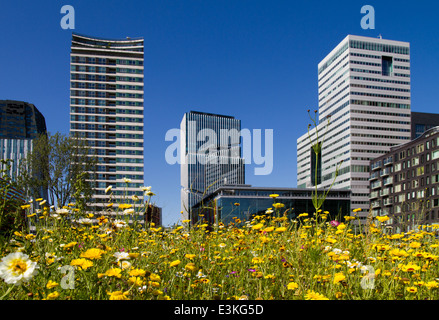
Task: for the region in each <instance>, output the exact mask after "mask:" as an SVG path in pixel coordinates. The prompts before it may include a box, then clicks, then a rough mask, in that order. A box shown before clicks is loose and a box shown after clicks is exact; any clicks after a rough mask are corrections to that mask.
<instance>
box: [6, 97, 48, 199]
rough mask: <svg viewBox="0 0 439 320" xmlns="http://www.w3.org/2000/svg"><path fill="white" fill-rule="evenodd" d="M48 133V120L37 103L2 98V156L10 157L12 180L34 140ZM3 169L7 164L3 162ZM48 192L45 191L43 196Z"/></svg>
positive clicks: (30, 149)
mask: <svg viewBox="0 0 439 320" xmlns="http://www.w3.org/2000/svg"><path fill="white" fill-rule="evenodd" d="M40 134H47V129H46V121H45V119H44V116H43V115H42V114H41V112H40V111H39V110H38V109H37V107H35V105H33V104H31V103H28V102H24V101H16V100H0V158H1V159H3V160H6V159H9V160H12V162H10V163H9V165H10V170H9V172H8V174H9V176H10V177H11V179H12V181H15V179H16V177H17V175H18V174H19V165H20V161H21V159H23V158H26V156H27V154H28V153H30V152H31V151H32V140H33V139H35V138H37V137H38V136H39V135H40ZM0 166H1V170H6V169H7V167H6V166H7V165H5V164H1V165H0ZM45 195H46V193H45V192H44V191H43V194H42V196H45Z"/></svg>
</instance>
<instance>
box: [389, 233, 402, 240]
mask: <svg viewBox="0 0 439 320" xmlns="http://www.w3.org/2000/svg"><path fill="white" fill-rule="evenodd" d="M403 237H404V233H397V234H392V235H391V236H390V237H389V238H390V239H393V240H395V239H401V238H403Z"/></svg>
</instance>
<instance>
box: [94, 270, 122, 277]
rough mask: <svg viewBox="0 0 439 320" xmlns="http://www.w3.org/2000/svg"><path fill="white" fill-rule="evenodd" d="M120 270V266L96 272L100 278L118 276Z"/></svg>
mask: <svg viewBox="0 0 439 320" xmlns="http://www.w3.org/2000/svg"><path fill="white" fill-rule="evenodd" d="M121 272H122V269H120V268H111V269H108V270H107V271H106V272H105V273H98V278H101V277H103V276H107V277H116V278H120V277H122V275H121Z"/></svg>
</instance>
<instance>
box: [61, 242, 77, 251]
mask: <svg viewBox="0 0 439 320" xmlns="http://www.w3.org/2000/svg"><path fill="white" fill-rule="evenodd" d="M76 244H77V242H76V241H73V242H70V243H68V244H66V245H60V246H62V247H63V248H64V249H69V248H72V247H74V246H76Z"/></svg>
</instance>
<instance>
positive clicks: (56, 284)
mask: <svg viewBox="0 0 439 320" xmlns="http://www.w3.org/2000/svg"><path fill="white" fill-rule="evenodd" d="M56 286H58V283H56V282H54V281H52V280H49V282H47V284H46V288H47V289H52V288H55V287H56Z"/></svg>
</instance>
